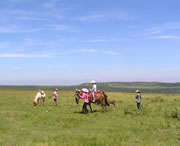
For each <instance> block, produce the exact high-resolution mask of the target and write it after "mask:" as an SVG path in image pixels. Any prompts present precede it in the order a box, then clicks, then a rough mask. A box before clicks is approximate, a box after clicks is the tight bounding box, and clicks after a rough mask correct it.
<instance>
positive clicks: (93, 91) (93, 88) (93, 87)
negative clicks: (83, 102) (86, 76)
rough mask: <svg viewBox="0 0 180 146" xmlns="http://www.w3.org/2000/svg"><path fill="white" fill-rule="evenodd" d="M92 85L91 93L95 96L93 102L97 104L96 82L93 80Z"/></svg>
mask: <svg viewBox="0 0 180 146" xmlns="http://www.w3.org/2000/svg"><path fill="white" fill-rule="evenodd" d="M90 83H91V84H92V89H91V91H92V95H93V102H95V93H96V91H97V85H96V81H94V80H92V81H91V82H90Z"/></svg>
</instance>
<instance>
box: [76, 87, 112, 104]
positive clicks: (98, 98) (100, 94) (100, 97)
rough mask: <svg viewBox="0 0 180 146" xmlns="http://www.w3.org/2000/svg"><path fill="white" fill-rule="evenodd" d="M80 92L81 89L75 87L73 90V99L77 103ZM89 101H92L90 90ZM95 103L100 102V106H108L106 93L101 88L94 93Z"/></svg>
mask: <svg viewBox="0 0 180 146" xmlns="http://www.w3.org/2000/svg"><path fill="white" fill-rule="evenodd" d="M81 94H82V91H81V90H78V89H76V90H75V94H74V96H75V100H76V103H77V104H79V98H80V97H79V95H81ZM88 98H89V102H90V103H93V102H92V101H93V95H92V92H91V91H90V92H89V96H88ZM95 103H97V104H100V105H101V106H102V107H106V106H109V103H108V101H107V95H106V94H105V93H104V91H103V90H97V92H96V94H95Z"/></svg>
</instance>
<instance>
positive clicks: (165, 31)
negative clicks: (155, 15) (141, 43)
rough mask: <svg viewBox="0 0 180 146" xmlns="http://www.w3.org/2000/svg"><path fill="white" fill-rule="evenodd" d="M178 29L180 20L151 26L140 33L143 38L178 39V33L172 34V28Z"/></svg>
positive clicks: (179, 37)
mask: <svg viewBox="0 0 180 146" xmlns="http://www.w3.org/2000/svg"><path fill="white" fill-rule="evenodd" d="M179 29H180V22H172V23H165V24H159V25H156V26H153V27H151V28H149V29H147V30H145V32H144V33H143V34H142V35H141V36H143V37H144V38H145V39H174V40H177V39H178V40H179V39H180V35H177V32H176V34H172V33H173V31H174V30H179Z"/></svg>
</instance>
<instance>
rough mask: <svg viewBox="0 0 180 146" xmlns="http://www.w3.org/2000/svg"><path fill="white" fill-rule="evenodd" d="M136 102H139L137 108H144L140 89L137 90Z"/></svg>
mask: <svg viewBox="0 0 180 146" xmlns="http://www.w3.org/2000/svg"><path fill="white" fill-rule="evenodd" d="M136 93H137V94H136V97H135V98H136V103H137V108H138V109H139V110H142V107H141V92H140V91H139V90H136Z"/></svg>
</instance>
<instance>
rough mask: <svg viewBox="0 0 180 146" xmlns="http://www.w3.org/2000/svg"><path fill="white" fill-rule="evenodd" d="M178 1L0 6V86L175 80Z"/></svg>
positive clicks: (45, 1)
mask: <svg viewBox="0 0 180 146" xmlns="http://www.w3.org/2000/svg"><path fill="white" fill-rule="evenodd" d="M179 6H180V1H179V0H149V1H145V0H6V1H0V84H9V85H14V84H17V85H69V84H79V83H83V82H89V81H91V80H96V81H99V82H108V81H162V82H180V76H179V75H180V68H179V66H180V58H179V54H180V15H179V14H180V9H179Z"/></svg>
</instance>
